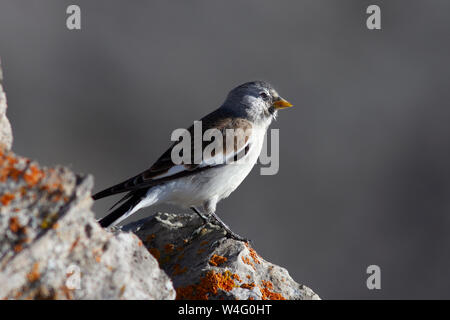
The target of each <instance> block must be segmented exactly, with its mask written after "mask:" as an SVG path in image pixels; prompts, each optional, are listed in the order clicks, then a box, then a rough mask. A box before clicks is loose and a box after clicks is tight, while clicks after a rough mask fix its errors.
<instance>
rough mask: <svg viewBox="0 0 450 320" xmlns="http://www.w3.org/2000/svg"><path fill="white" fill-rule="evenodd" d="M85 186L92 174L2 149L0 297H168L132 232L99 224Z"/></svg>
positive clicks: (162, 277) (164, 280) (169, 289)
mask: <svg viewBox="0 0 450 320" xmlns="http://www.w3.org/2000/svg"><path fill="white" fill-rule="evenodd" d="M91 189H92V178H91V177H79V176H76V175H75V174H73V173H72V172H71V171H69V170H67V169H65V168H63V167H57V168H50V169H47V168H41V167H39V165H38V164H37V163H35V162H32V161H29V160H28V159H25V158H22V157H17V156H16V155H14V154H13V153H12V152H7V151H2V152H1V154H0V205H1V206H0V298H21V299H28V298H30V299H38V298H53V299H173V298H174V297H175V291H174V289H173V285H172V282H171V281H170V279H169V277H168V276H167V275H166V274H165V273H164V271H162V270H161V269H160V268H159V267H158V262H157V261H156V260H155V259H154V258H153V257H152V256H151V255H150V254H149V252H148V251H147V250H146V249H145V247H144V246H142V242H141V241H140V240H139V239H138V238H137V237H136V236H135V235H133V234H131V233H123V232H119V233H116V234H115V235H113V234H112V233H110V232H107V231H106V230H104V229H102V228H101V227H100V226H99V224H98V223H97V222H96V220H95V219H94V215H93V213H92V212H91V211H90V207H91V203H92V199H91V197H90V195H91V194H90V191H91Z"/></svg>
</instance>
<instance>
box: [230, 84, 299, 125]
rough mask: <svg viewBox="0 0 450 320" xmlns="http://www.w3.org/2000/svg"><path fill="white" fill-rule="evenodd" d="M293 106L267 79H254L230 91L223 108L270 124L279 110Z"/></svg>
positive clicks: (252, 119) (255, 120)
mask: <svg viewBox="0 0 450 320" xmlns="http://www.w3.org/2000/svg"><path fill="white" fill-rule="evenodd" d="M288 107H292V104H291V103H289V102H288V101H286V100H284V99H283V98H281V97H280V95H279V94H278V92H277V91H276V90H275V89H274V88H273V87H272V86H271V85H270V84H269V83H267V82H265V81H252V82H247V83H244V84H241V85H240V86H238V87H236V88H234V89H233V90H231V91H230V93H229V94H228V96H227V99H226V100H225V102H224V104H223V105H222V108H224V109H227V110H229V111H231V112H233V113H234V114H237V115H239V116H242V117H244V118H246V119H249V120H251V121H253V122H261V123H264V124H267V125H268V124H270V122H271V121H272V120H273V119H275V118H276V116H277V111H278V110H279V109H284V108H288Z"/></svg>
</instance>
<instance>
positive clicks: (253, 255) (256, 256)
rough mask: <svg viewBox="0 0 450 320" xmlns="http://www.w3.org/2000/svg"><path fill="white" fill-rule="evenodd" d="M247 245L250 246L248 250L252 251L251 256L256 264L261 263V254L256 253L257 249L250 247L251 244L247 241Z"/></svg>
mask: <svg viewBox="0 0 450 320" xmlns="http://www.w3.org/2000/svg"><path fill="white" fill-rule="evenodd" d="M245 246H246V247H247V248H248V251H250V257H252V259H253V261H254V262H255V263H256V264H260V263H261V261H259V256H258V254H257V253H256V251H255V249H253V248H252V247H250V246H249V245H248V243H246V244H245Z"/></svg>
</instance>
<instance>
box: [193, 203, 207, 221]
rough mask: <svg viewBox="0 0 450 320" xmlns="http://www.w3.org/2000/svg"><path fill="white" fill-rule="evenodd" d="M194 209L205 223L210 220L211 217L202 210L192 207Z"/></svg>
mask: <svg viewBox="0 0 450 320" xmlns="http://www.w3.org/2000/svg"><path fill="white" fill-rule="evenodd" d="M191 209H192V211H194V212H195V213H196V214H198V216H199V217H200V219H202V220H203V224H207V223H208V222H209V217H205V216H204V215H203V213H201V212H200V210H198V209H197V208H196V207H191Z"/></svg>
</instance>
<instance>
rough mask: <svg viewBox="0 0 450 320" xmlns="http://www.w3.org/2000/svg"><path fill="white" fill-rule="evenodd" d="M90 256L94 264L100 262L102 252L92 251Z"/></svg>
mask: <svg viewBox="0 0 450 320" xmlns="http://www.w3.org/2000/svg"><path fill="white" fill-rule="evenodd" d="M92 255H93V256H94V259H95V261H96V262H100V261H101V260H102V250H101V249H94V250H92Z"/></svg>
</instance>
